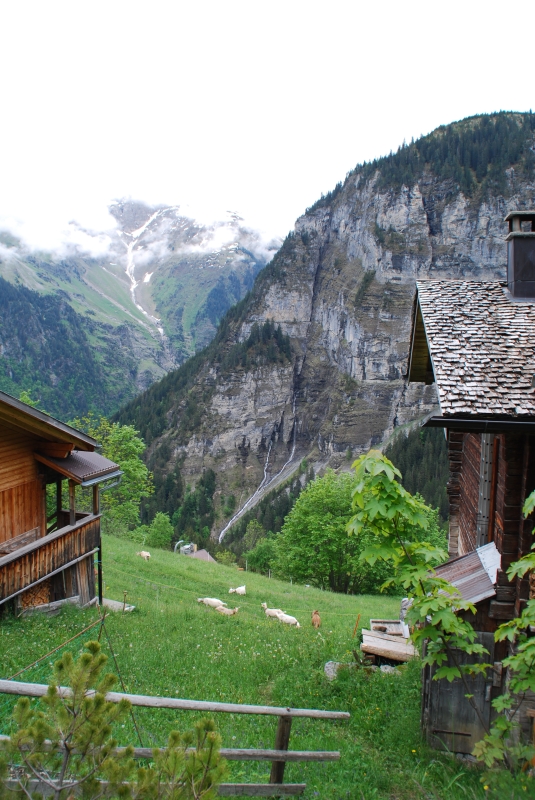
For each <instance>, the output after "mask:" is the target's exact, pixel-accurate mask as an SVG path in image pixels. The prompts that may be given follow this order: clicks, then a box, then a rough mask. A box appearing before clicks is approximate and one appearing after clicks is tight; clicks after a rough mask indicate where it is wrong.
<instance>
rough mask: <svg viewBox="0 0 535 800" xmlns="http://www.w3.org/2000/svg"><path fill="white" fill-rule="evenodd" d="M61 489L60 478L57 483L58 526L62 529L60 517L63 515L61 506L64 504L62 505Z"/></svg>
mask: <svg viewBox="0 0 535 800" xmlns="http://www.w3.org/2000/svg"><path fill="white" fill-rule="evenodd" d="M61 487H62V482H61V478H58V479H57V481H56V522H57V524H58V528H59V527H60V524H59V516H60V514H61V506H62V503H61Z"/></svg>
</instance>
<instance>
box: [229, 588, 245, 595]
mask: <svg viewBox="0 0 535 800" xmlns="http://www.w3.org/2000/svg"><path fill="white" fill-rule="evenodd" d="M228 593H229V594H245V586H238V588H237V589H229V590H228Z"/></svg>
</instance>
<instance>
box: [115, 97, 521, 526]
mask: <svg viewBox="0 0 535 800" xmlns="http://www.w3.org/2000/svg"><path fill="white" fill-rule="evenodd" d="M534 140H535V117H533V116H532V115H531V114H516V113H515V114H513V113H504V112H501V113H499V114H494V115H486V116H480V117H472V118H468V119H466V120H463V121H461V122H458V123H454V124H451V125H448V126H443V127H440V128H438V129H437V130H435V131H434V132H433V133H431V134H430V135H428V136H425V137H422V138H421V139H419V140H417V141H415V142H412V143H410V144H408V145H403V146H402V147H401V148H400V149H399V150H398V152H397V153H395V154H390V155H389V156H387V157H384V158H381V159H379V160H377V161H375V162H373V163H368V164H364V165H361V166H358V167H356V168H355V169H354V170H353V171H352V172H351V173H349V174H348V175H347V177H346V179H345V181H344V182H343V184H342V183H340V184H338V185H337V186H336V187H335V189H334V190H333V191H332V192H331V193H329V194H328V195H327V196H325V197H322V198H321V199H320V200H319V201H318V202H317V203H315V204H314V205H313V206H312V207H311V208H309V209H308V210H307V211H306V213H305V214H304V215H303V216H302V217H300V218H299V219H298V220H297V222H296V224H295V230H294V231H293V232H292V233H291V234H290V235H289V236H288V237H287V238H286V240H285V241H284V243H283V245H282V247H281V248H280V250H279V251H278V252H277V254H276V255H275V257H274V258H273V260H272V261H271V263H270V264H269V265H268V266H267V267H266V268H265V269H263V270H262V271H261V272H260V273H259V275H258V276H257V278H256V281H255V283H254V286H253V288H252V290H251V292H250V293H249V294H247V295H246V297H245V298H244V299H243V300H241V301H240V302H239V303H238V304H237V305H235V306H234V307H233V308H231V309H230V310H229V311H228V312H227V314H226V316H225V317H224V318H223V320H222V321H221V323H220V325H219V328H218V330H217V333H216V336H215V338H214V339H213V340H212V342H211V343H210V344H209V345H208V346H207V347H206V348H205V349H204V350H203V351H202V352H199V353H197V354H196V355H195V356H194V357H193V358H191V359H190V360H189V361H187V362H186V364H184V365H183V366H182V367H181V368H180V369H178V370H177V371H174V372H171V373H169V374H168V375H167V376H166V377H165V378H163V379H162V380H161V381H159V382H158V383H156V384H154V385H153V386H152V387H151V388H150V389H148V390H147V391H146V392H144V393H143V394H141V395H140V396H139V397H138V398H136V399H135V400H133V401H132V402H130V403H129V404H128V405H127V406H125V407H124V408H123V409H122V411H121V412H120V413H119V414H118V416H117V417H116V419H118V420H119V421H121V422H124V423H131V424H134V425H135V427H136V428H137V429H138V430H140V431H141V434H142V436H143V437H144V439H145V441H146V443H147V445H148V451H147V457H148V464H149V466H150V468H151V469H153V470H154V473H155V488H156V492H155V495H154V498H153V505H154V508H153V510H154V511H155V510H168V511H169V512H170V513H172V512H173V505H174V504H176V502H178V500H179V498H180V497H183V496H184V495H183V492H184V491H186V493H187V492H188V489H187V487H186V489H185V490H184V484H187V485H189V492H190V497H193V494H194V493H193V489H194V487H197V489H198V488H199V487H201V488H203V487H204V488H203V491H205V489H206V486H208V484H210V492H209V493H210V495H211V496H212V498H213V513H212V514H210V515H208V516H207V517H206V522H207V523H210V525H211V535H212V537H214V538H217V537H219V539H220V540H221V539H223V538H224V537H225V536H226V533H227V530H228V529H229V523H230V522H233V521H236V519H237V518H238V517H239V516H240V515H241V514H243V513H244V512H246V511H248V510H250V509H251V508H252V507H253V506H254V505H255V503H256V502H257V501H258V500H260V499H261V498H262V497H263V496H265V494H266V492H271V491H272V490H273V489H274V488H275V487H276V486H277V485H280V483H281V482H283V481H286V482H287V481H288V479H289V478H290V476H291V475H292V474H294V477H293V480H296V479H297V476H299V475H301V476H304V471H303V468H302V462H303V459H305V458H306V459H307V463H308V464H309V465H312V466H313V468H314V470H315V471H316V472H317V471H318V469H320V468H322V467H326V466H327V465H331V466H333V467H340V466H342V465H343V464H344V463H345V464H347V465H348V466H349V463H350V459H351V457H352V456H355V455H357V454H358V453H361V452H363V451H365V450H366V449H367V448H369V447H371V446H373V445H379V444H380V443H382V442H384V441H385V440H386V439H387V438H388V437H389V436H390V435H391V433H392V432H393V431H394V430H395V429H396V428H398V427H399V426H403V425H407V426H408V425H409V424H410V423H411V421H414V420H416V419H418V418H421V417H422V416H423V415H425V414H426V413H429V412H430V411H431V410H432V409H433V406H434V404H435V402H436V401H435V393H434V387H433V386H427V387H426V386H424V385H423V384H422V385H410V386H407V385H406V383H405V380H404V376H405V374H406V371H407V356H408V343H409V335H410V328H411V316H412V309H413V299H414V288H415V281H416V280H425V279H431V278H440V279H444V278H446V279H448V278H451V279H459V278H463V277H466V278H467V279H476V280H480V279H481V280H483V279H493V280H495V279H503V278H504V276H505V266H506V248H505V241H504V240H505V235H506V232H507V226H506V224H505V223H504V217H505V215H506V214H507V213H508V211H510V210H512V209H518V208H533V207H535V169H534V167H535V155H534ZM287 485H288V484H287ZM203 496H204V495H203ZM173 498H174V499H173ZM229 498H233V502H232V503H230V502H229ZM204 530H205V531H206V533H207V529H206V527H205V528H204ZM178 532H179V533H180V531H178ZM188 533H189V534H190V535H192V534H193V533H194V531H193V530H191V531H188ZM181 535H182V533H181ZM204 541H206V539H204Z"/></svg>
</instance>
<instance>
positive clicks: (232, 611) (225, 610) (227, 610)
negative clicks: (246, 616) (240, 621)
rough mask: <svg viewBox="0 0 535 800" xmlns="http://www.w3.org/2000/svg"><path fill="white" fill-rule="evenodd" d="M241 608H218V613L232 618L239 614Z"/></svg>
mask: <svg viewBox="0 0 535 800" xmlns="http://www.w3.org/2000/svg"><path fill="white" fill-rule="evenodd" d="M239 610H240V609H239V608H225V606H218V607H217V608H216V611H219V613H220V614H225V615H226V616H227V617H232V616H233V615H234V614H237V613H238V611H239Z"/></svg>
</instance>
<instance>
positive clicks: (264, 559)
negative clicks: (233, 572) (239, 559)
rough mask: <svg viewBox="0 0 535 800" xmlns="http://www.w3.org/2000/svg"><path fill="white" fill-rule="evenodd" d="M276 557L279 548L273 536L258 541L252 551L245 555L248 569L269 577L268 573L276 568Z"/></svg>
mask: <svg viewBox="0 0 535 800" xmlns="http://www.w3.org/2000/svg"><path fill="white" fill-rule="evenodd" d="M276 556H277V547H276V545H275V540H274V538H273V537H272V536H271V537H263V538H262V539H259V540H258V542H257V543H256V545H255V547H253V549H252V550H249V551H248V552H247V553H246V554H245V557H246V558H247V568H248V569H250V570H252V572H261V573H262V574H263V575H267V573H268V571H269V570H271V569H273V568H274V564H275V559H276Z"/></svg>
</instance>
